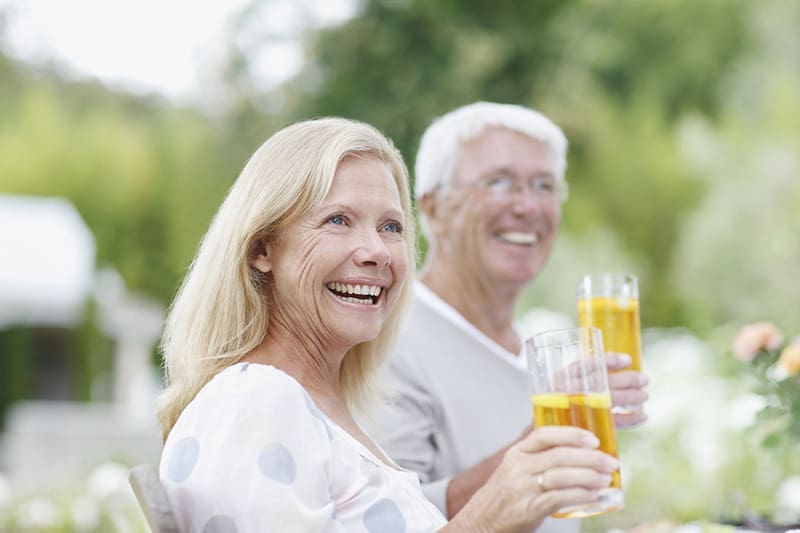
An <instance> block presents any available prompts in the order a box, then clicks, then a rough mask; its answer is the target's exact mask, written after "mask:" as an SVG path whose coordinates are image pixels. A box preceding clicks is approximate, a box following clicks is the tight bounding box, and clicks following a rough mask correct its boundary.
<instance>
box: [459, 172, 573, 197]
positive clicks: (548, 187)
mask: <svg viewBox="0 0 800 533" xmlns="http://www.w3.org/2000/svg"><path fill="white" fill-rule="evenodd" d="M467 186H468V187H475V188H480V189H483V190H485V191H486V192H488V193H489V194H491V195H492V196H496V197H498V198H510V197H512V196H514V195H517V194H528V195H530V196H531V197H533V198H536V199H540V200H550V199H553V200H554V199H558V198H561V197H563V196H565V193H566V191H565V190H563V189H565V187H566V183H563V182H561V183H560V182H558V181H556V178H555V177H554V176H551V175H549V174H540V175H535V176H530V177H528V178H524V179H519V178H516V177H514V176H512V175H511V174H508V173H505V172H499V173H495V174H490V175H488V176H485V177H483V178H481V179H479V180H478V181H477V182H475V183H474V184H472V185H467Z"/></svg>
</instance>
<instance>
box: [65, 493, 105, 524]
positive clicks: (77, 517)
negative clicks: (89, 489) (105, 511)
mask: <svg viewBox="0 0 800 533" xmlns="http://www.w3.org/2000/svg"><path fill="white" fill-rule="evenodd" d="M71 515H72V522H73V525H74V527H75V531H94V530H96V529H97V527H98V526H99V525H100V506H99V505H98V504H97V502H96V501H95V500H94V499H92V498H89V497H87V496H84V495H80V496H78V497H76V498H75V501H74V502H72V510H71Z"/></svg>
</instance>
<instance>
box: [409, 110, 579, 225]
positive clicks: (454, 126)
mask: <svg viewBox="0 0 800 533" xmlns="http://www.w3.org/2000/svg"><path fill="white" fill-rule="evenodd" d="M489 126H499V127H503V128H507V129H509V130H512V131H516V132H519V133H522V134H523V135H527V136H528V137H530V138H532V139H534V140H537V141H539V142H541V143H543V144H544V145H545V146H546V147H547V148H548V149H549V150H550V152H551V153H552V154H553V160H554V161H555V165H556V168H555V171H556V180H557V184H558V188H559V192H560V194H561V200H562V201H564V200H566V198H567V182H566V180H565V178H564V172H565V171H566V169H567V138H566V137H565V136H564V132H563V131H561V128H559V127H558V126H556V125H555V124H554V123H553V121H551V120H550V119H549V118H547V117H546V116H544V115H543V114H541V113H539V112H538V111H534V110H533V109H530V108H527V107H523V106H519V105H513V104H498V103H494V102H475V103H473V104H469V105H465V106H463V107H459V108H458V109H455V110H453V111H451V112H449V113H447V114H445V115H443V116H441V117H439V118H437V119H436V120H434V121H433V123H431V125H430V126H428V129H427V130H425V133H424V134H423V135H422V140H421V141H420V145H419V150H418V151H417V160H416V164H415V166H414V170H415V182H414V195H415V197H416V198H417V199H419V198H422V196H424V195H425V194H427V193H429V192H432V191H434V190H436V189H438V188H440V187H446V186H447V185H449V184H450V182H451V181H452V179H453V172H454V170H455V167H456V161H457V159H458V157H459V153H458V152H459V148H460V147H461V145H462V144H463V143H464V142H466V141H469V140H471V139H474V138H475V137H477V136H478V135H480V134H481V133H482V132H483V130H484V129H486V128H487V127H489ZM426 233H427V232H426Z"/></svg>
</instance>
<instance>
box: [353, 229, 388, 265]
mask: <svg viewBox="0 0 800 533" xmlns="http://www.w3.org/2000/svg"><path fill="white" fill-rule="evenodd" d="M354 259H355V261H356V263H357V264H359V265H376V266H379V267H385V266H387V265H389V263H391V253H389V248H388V247H387V246H386V243H385V242H383V239H381V236H380V234H379V233H378V232H374V231H370V232H366V234H364V235H363V236H362V237H361V238H360V242H359V243H358V248H357V249H356V251H355V254H354Z"/></svg>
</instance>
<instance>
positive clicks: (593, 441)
mask: <svg viewBox="0 0 800 533" xmlns="http://www.w3.org/2000/svg"><path fill="white" fill-rule="evenodd" d="M583 443H584V444H585V445H586V446H589V447H590V448H597V447H598V446H600V440H599V439H598V438H597V437H595V436H594V435H592V434H589V435H584V437H583Z"/></svg>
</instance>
